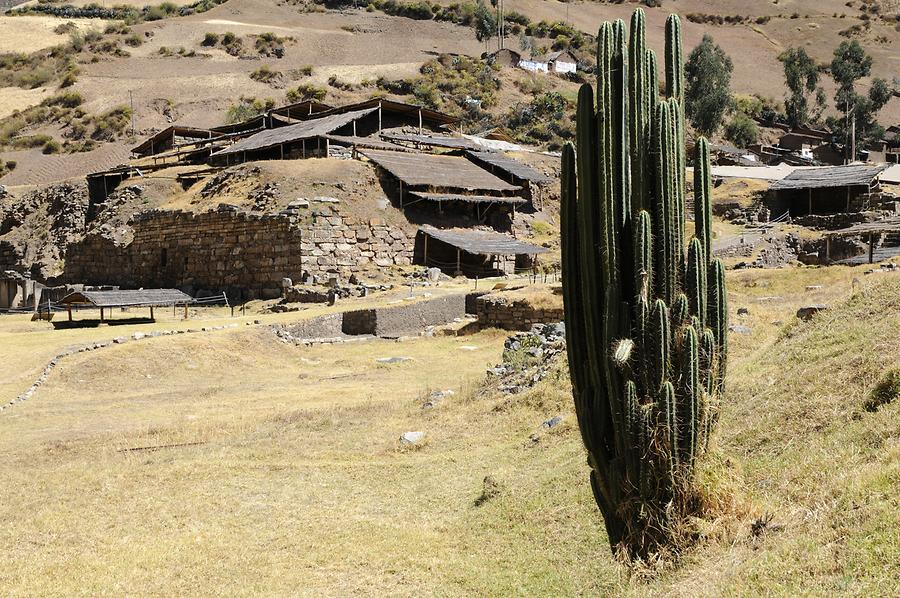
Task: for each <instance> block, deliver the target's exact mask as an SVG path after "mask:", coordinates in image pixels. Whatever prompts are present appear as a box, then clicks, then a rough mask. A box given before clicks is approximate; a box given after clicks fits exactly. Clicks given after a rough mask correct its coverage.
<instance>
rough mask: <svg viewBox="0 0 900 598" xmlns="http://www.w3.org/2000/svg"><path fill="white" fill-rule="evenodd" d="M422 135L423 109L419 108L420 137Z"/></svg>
mask: <svg viewBox="0 0 900 598" xmlns="http://www.w3.org/2000/svg"><path fill="white" fill-rule="evenodd" d="M421 134H422V109H421V108H419V135H421Z"/></svg>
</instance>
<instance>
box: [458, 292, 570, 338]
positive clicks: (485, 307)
mask: <svg viewBox="0 0 900 598" xmlns="http://www.w3.org/2000/svg"><path fill="white" fill-rule="evenodd" d="M475 313H476V315H477V316H478V325H479V326H480V327H481V328H502V329H504V330H530V329H531V327H532V325H534V324H554V323H556V322H561V321H563V320H564V319H565V313H564V311H563V309H562V308H561V307H560V308H535V307H533V306H531V305H530V304H529V303H528V302H526V301H522V300H510V299H508V298H506V297H504V296H503V293H496V294H493V295H484V296H482V297H478V298H477V299H476V300H475Z"/></svg>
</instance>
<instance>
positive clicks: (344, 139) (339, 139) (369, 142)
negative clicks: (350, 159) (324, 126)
mask: <svg viewBox="0 0 900 598" xmlns="http://www.w3.org/2000/svg"><path fill="white" fill-rule="evenodd" d="M325 138H326V139H328V140H329V141H334V142H335V143H338V144H340V145H349V146H352V147H360V148H367V149H383V150H391V151H395V152H410V153H418V152H419V150H416V149H413V148H411V147H404V146H402V145H397V144H396V143H390V142H389V141H381V140H379V139H375V138H373V137H353V136H351V135H325Z"/></svg>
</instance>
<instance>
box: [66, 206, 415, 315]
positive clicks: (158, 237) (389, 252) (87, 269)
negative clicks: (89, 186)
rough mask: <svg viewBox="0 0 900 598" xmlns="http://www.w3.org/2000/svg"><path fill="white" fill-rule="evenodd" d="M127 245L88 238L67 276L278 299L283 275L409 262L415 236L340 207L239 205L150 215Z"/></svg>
mask: <svg viewBox="0 0 900 598" xmlns="http://www.w3.org/2000/svg"><path fill="white" fill-rule="evenodd" d="M132 228H133V231H134V234H133V239H132V240H131V241H130V242H127V243H124V244H121V245H117V244H115V243H114V242H113V241H112V240H109V239H107V238H105V237H102V236H100V235H88V236H87V237H85V239H84V240H83V241H81V242H79V243H76V244H74V245H73V246H71V247H70V249H69V251H68V252H67V256H66V267H65V272H64V274H63V280H64V281H65V282H68V283H84V284H92V285H100V284H108V285H119V286H123V287H175V288H181V289H184V290H185V291H187V292H189V293H191V294H196V293H200V292H205V291H213V292H218V291H228V292H229V294H230V295H231V296H232V297H236V298H239V299H253V298H275V297H279V296H280V295H281V292H282V280H283V279H284V278H291V279H292V280H298V281H299V280H305V279H308V278H309V277H311V276H319V277H322V278H324V277H328V276H333V275H335V274H336V275H339V276H342V277H348V276H349V275H350V274H353V273H357V272H360V271H362V270H363V269H365V268H366V267H371V266H378V267H387V266H392V265H408V264H411V263H412V257H413V249H414V237H410V236H408V235H407V234H406V232H405V231H403V230H400V229H397V228H394V227H390V226H388V225H387V224H385V223H383V222H381V221H376V220H372V221H370V222H353V221H351V220H350V219H348V218H345V217H344V216H343V215H342V214H341V213H340V211H339V210H338V208H337V207H336V206H331V205H325V206H317V207H316V208H314V209H313V210H310V213H309V214H304V215H303V217H302V218H301V217H298V216H297V215H295V214H284V213H282V214H268V215H253V214H249V213H246V212H240V211H237V210H234V209H227V208H226V209H221V210H217V211H212V212H205V213H200V214H195V213H191V212H182V211H151V212H146V213H144V214H142V215H140V216H138V217H137V218H135V220H134V222H133V223H132Z"/></svg>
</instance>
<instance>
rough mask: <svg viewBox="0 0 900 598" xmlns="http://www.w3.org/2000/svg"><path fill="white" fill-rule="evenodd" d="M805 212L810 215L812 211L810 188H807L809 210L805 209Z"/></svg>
mask: <svg viewBox="0 0 900 598" xmlns="http://www.w3.org/2000/svg"><path fill="white" fill-rule="evenodd" d="M806 213H807V214H809V215H810V216H812V213H813V211H812V189H810V190H809V210H807V212H806Z"/></svg>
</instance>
